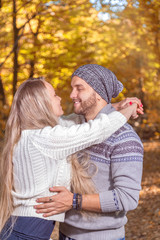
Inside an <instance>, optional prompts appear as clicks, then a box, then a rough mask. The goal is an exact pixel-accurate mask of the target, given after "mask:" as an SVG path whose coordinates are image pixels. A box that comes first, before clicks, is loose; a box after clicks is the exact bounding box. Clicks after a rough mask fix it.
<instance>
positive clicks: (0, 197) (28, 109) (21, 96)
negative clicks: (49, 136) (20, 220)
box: [0, 78, 57, 231]
mask: <svg viewBox="0 0 160 240" xmlns="http://www.w3.org/2000/svg"><path fill="white" fill-rule="evenodd" d="M56 124H57V118H56V116H54V113H53V108H52V105H51V100H50V96H49V93H48V90H47V88H46V87H45V81H44V79H43V78H33V79H28V80H27V81H25V82H23V83H22V84H21V85H20V87H19V88H18V90H17V92H16V94H15V96H14V99H13V103H12V106H11V110H10V114H9V117H8V121H7V123H6V130H5V137H4V146H3V150H2V154H1V159H0V231H1V230H2V228H3V226H4V224H5V222H6V221H7V219H8V218H9V217H10V216H11V214H12V211H13V199H12V195H11V190H12V189H13V176H12V174H13V167H12V155H13V149H14V146H15V144H16V143H17V142H18V141H19V139H20V136H21V132H22V130H24V129H40V128H44V127H45V126H52V127H54V126H55V125H56Z"/></svg>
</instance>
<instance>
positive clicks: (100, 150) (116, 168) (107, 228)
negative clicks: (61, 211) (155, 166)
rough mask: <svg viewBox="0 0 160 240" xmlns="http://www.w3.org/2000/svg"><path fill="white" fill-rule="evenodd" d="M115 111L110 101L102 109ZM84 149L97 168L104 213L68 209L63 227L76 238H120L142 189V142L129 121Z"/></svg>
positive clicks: (97, 184) (103, 239)
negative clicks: (89, 214) (127, 215)
mask: <svg viewBox="0 0 160 240" xmlns="http://www.w3.org/2000/svg"><path fill="white" fill-rule="evenodd" d="M111 111H113V108H112V107H111V105H110V104H109V105H107V106H106V107H105V108H104V109H103V110H102V112H106V113H109V112H111ZM83 152H85V153H88V154H89V155H90V160H91V162H92V163H94V164H95V165H96V166H97V168H98V172H97V174H96V175H95V176H94V177H93V178H92V179H93V182H94V184H95V186H96V189H97V192H98V193H99V197H100V204H101V209H102V214H97V216H92V217H91V216H89V217H88V218H86V217H84V216H82V215H80V214H79V212H78V211H76V210H70V211H68V212H67V213H66V218H65V223H62V224H61V226H60V230H61V232H62V233H63V234H65V235H66V236H68V237H71V238H73V239H76V240H82V239H83V240H117V239H120V238H123V237H124V235H125V232H124V225H125V224H126V222H127V217H126V213H127V211H129V210H133V209H135V208H136V207H137V205H138V200H139V191H140V189H141V177H142V162H143V145H142V143H141V141H140V139H139V137H138V135H137V134H136V133H135V131H134V130H133V128H132V127H131V126H130V125H129V124H125V125H124V126H123V127H121V128H120V129H119V130H118V131H116V132H115V133H114V134H113V135H112V136H111V137H110V138H108V139H106V140H105V141H104V142H103V143H100V144H97V145H94V146H91V147H89V148H87V149H86V150H85V151H83Z"/></svg>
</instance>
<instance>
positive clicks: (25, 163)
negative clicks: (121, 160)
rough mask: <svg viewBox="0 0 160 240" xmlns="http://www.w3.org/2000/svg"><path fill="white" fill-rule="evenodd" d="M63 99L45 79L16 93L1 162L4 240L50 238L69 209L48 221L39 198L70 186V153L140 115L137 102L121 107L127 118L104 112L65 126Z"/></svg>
mask: <svg viewBox="0 0 160 240" xmlns="http://www.w3.org/2000/svg"><path fill="white" fill-rule="evenodd" d="M60 101H61V98H60V97H58V96H57V95H56V94H55V91H54V89H53V88H52V86H51V85H50V84H49V83H47V82H46V81H45V80H44V79H42V78H35V79H29V80H27V81H25V82H23V83H22V84H21V86H20V87H19V88H18V90H17V92H16V94H15V97H14V100H13V103H12V107H11V111H10V115H9V118H8V121H7V125H6V132H5V144H4V149H3V151H2V157H1V162H0V171H1V172H0V178H1V179H0V183H1V186H0V192H1V194H0V231H1V230H2V229H3V230H2V232H1V238H0V239H1V240H2V239H8V240H20V239H32V240H38V239H49V238H50V235H51V233H52V231H53V228H54V221H63V220H64V213H63V214H58V215H54V216H52V217H48V218H47V220H46V219H44V217H43V216H42V215H38V214H37V213H36V212H35V210H34V208H33V206H34V205H35V203H36V199H37V198H39V197H42V196H49V195H52V194H51V193H50V192H49V190H48V188H49V187H51V186H56V185H57V186H62V185H64V186H65V187H67V188H69V186H70V163H69V162H67V160H66V159H67V157H68V156H69V155H71V154H73V153H75V152H77V151H79V150H82V149H84V148H86V147H89V146H90V145H92V144H95V143H99V142H102V141H103V140H104V139H106V138H107V137H109V136H110V135H111V134H113V132H115V131H116V130H117V129H118V128H120V127H121V126H122V125H123V124H124V123H125V122H126V121H127V119H129V117H130V116H131V115H133V116H136V115H137V113H136V108H137V105H136V104H133V105H132V106H130V107H128V109H127V111H126V109H124V110H121V112H122V113H123V114H124V116H125V117H124V116H123V115H122V114H121V113H119V112H113V113H111V114H110V115H108V116H107V115H105V114H101V115H100V116H99V117H97V119H95V120H94V121H89V122H88V123H84V124H82V125H74V126H71V127H69V128H66V127H62V126H60V125H58V118H59V117H60V116H61V115H62V114H63V110H62V107H61V105H60ZM135 105H136V106H135ZM107 122H108V125H109V127H107V126H106V123H107ZM41 146H43V148H41ZM7 220H8V221H7ZM15 222H16V223H15ZM14 223H15V224H14ZM4 225H5V227H4ZM10 230H12V231H10ZM10 232H11V233H10Z"/></svg>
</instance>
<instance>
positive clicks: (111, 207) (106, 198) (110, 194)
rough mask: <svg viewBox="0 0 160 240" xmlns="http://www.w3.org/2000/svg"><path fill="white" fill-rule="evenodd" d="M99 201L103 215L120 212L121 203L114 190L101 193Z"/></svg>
mask: <svg viewBox="0 0 160 240" xmlns="http://www.w3.org/2000/svg"><path fill="white" fill-rule="evenodd" d="M99 199H100V205H101V210H102V212H103V213H105V212H116V211H119V210H120V206H119V201H118V198H117V196H116V192H115V191H114V190H110V191H106V192H101V193H99Z"/></svg>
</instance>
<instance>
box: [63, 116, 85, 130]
mask: <svg viewBox="0 0 160 240" xmlns="http://www.w3.org/2000/svg"><path fill="white" fill-rule="evenodd" d="M83 119H84V117H83V116H82V115H78V114H75V113H72V114H69V115H63V116H61V117H60V118H59V124H60V125H63V126H66V127H68V126H71V125H73V124H80V123H82V122H83V121H84V120H83Z"/></svg>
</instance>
